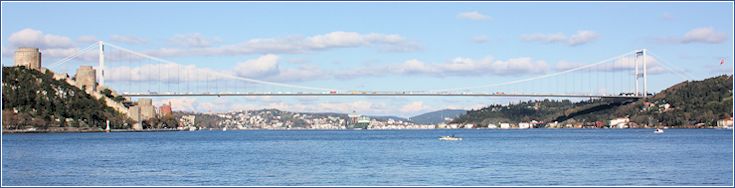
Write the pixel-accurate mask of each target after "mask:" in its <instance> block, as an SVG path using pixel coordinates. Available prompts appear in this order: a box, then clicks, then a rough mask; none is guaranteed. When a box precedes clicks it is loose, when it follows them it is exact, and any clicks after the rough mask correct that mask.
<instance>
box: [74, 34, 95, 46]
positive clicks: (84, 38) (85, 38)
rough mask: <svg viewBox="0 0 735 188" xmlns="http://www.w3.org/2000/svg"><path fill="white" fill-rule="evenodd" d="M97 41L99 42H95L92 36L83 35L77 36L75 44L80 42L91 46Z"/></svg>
mask: <svg viewBox="0 0 735 188" xmlns="http://www.w3.org/2000/svg"><path fill="white" fill-rule="evenodd" d="M97 41H99V40H97V37H95V36H92V35H84V36H79V37H78V38H77V42H80V43H82V44H92V43H94V42H97Z"/></svg>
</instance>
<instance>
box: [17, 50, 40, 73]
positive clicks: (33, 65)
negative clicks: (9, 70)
mask: <svg viewBox="0 0 735 188" xmlns="http://www.w3.org/2000/svg"><path fill="white" fill-rule="evenodd" d="M15 66H25V67H28V68H29V69H34V70H39V71H40V70H41V52H40V51H38V48H18V49H17V50H15Z"/></svg>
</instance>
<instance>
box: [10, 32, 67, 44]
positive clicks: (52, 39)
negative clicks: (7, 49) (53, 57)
mask: <svg viewBox="0 0 735 188" xmlns="http://www.w3.org/2000/svg"><path fill="white" fill-rule="evenodd" d="M8 41H9V42H10V45H11V47H12V48H17V47H36V48H71V47H73V46H74V42H72V40H71V39H70V38H69V37H65V36H59V35H53V34H44V33H43V32H41V31H39V30H35V29H31V28H26V29H22V30H20V31H18V32H15V33H13V34H10V37H9V38H8Z"/></svg>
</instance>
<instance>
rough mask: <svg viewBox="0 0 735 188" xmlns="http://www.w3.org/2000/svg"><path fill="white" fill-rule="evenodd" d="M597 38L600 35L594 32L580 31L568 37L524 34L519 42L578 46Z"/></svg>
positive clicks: (561, 34) (555, 34)
mask: <svg viewBox="0 0 735 188" xmlns="http://www.w3.org/2000/svg"><path fill="white" fill-rule="evenodd" d="M599 37H600V35H599V34H597V33H596V32H594V31H588V30H580V31H577V33H575V34H573V35H572V36H569V37H567V35H565V34H564V33H552V34H543V33H535V34H526V35H521V40H523V41H530V42H542V43H564V44H567V45H569V46H578V45H583V44H587V43H589V42H592V41H594V40H597V39H598V38H599Z"/></svg>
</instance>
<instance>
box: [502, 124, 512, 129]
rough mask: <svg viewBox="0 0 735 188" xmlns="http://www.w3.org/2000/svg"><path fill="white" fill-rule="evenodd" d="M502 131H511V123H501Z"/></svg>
mask: <svg viewBox="0 0 735 188" xmlns="http://www.w3.org/2000/svg"><path fill="white" fill-rule="evenodd" d="M500 128H501V129H510V123H500Z"/></svg>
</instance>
